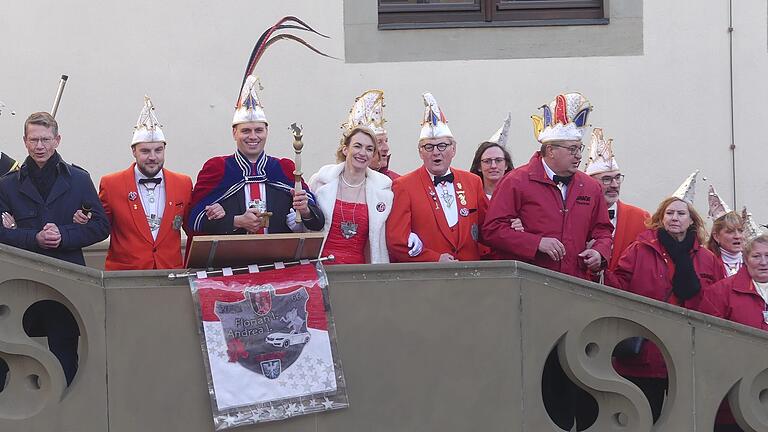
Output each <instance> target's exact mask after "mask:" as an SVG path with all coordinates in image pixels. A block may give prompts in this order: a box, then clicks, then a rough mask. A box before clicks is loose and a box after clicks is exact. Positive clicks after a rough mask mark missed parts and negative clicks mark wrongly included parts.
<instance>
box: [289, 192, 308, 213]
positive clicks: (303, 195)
mask: <svg viewBox="0 0 768 432" xmlns="http://www.w3.org/2000/svg"><path fill="white" fill-rule="evenodd" d="M291 195H293V209H294V210H296V211H297V212H299V214H300V215H301V217H302V218H303V219H309V218H310V217H311V216H312V213H310V211H309V198H308V197H307V191H305V190H300V191H296V190H295V189H291Z"/></svg>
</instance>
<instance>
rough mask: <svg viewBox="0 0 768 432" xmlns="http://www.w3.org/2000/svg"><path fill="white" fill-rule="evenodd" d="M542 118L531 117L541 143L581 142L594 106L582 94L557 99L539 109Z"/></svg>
mask: <svg viewBox="0 0 768 432" xmlns="http://www.w3.org/2000/svg"><path fill="white" fill-rule="evenodd" d="M539 109H541V110H542V111H543V115H542V116H537V115H534V116H531V120H533V134H534V136H535V137H536V140H538V141H539V142H540V143H542V144H545V143H548V142H552V141H574V140H581V138H582V137H583V135H584V126H586V125H587V117H589V113H590V112H591V111H592V105H591V104H590V103H589V101H588V100H587V98H585V97H584V95H582V94H581V93H566V94H560V95H557V97H555V100H553V101H552V102H550V103H549V105H542V106H541V107H539Z"/></svg>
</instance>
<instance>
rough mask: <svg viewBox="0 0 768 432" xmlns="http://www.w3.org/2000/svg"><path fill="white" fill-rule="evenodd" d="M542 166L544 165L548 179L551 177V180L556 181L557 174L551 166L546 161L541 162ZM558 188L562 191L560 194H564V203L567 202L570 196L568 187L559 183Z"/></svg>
mask: <svg viewBox="0 0 768 432" xmlns="http://www.w3.org/2000/svg"><path fill="white" fill-rule="evenodd" d="M541 164H542V165H544V171H546V173H547V177H549V179H550V180H552V181H555V180H554V178H555V172H554V171H552V170H551V169H550V168H549V165H547V163H546V162H544V159H542V160H541ZM557 188H558V189H560V193H561V194H563V201H565V197H566V196H568V186H567V185H564V184H562V183H557Z"/></svg>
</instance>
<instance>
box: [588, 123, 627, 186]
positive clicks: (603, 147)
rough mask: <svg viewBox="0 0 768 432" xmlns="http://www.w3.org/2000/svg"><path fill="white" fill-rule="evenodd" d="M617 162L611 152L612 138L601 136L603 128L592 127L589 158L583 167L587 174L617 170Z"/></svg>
mask: <svg viewBox="0 0 768 432" xmlns="http://www.w3.org/2000/svg"><path fill="white" fill-rule="evenodd" d="M618 170H619V164H618V163H617V162H616V155H614V153H613V139H612V138H611V139H608V140H606V139H605V138H603V129H602V128H597V127H596V128H594V129H592V140H591V141H590V142H589V159H587V165H586V166H585V167H584V172H585V173H587V174H588V175H596V174H602V173H604V172H609V171H618Z"/></svg>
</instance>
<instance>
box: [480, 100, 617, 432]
mask: <svg viewBox="0 0 768 432" xmlns="http://www.w3.org/2000/svg"><path fill="white" fill-rule="evenodd" d="M542 109H543V110H544V116H543V118H540V117H538V116H534V117H533V120H534V128H535V135H536V138H537V139H538V141H539V142H540V143H541V149H540V150H539V151H538V152H536V153H534V155H533V157H531V160H530V162H528V163H527V164H526V165H523V166H521V167H519V168H517V169H515V170H514V171H512V172H510V173H509V174H507V175H506V176H505V177H504V178H503V179H502V180H501V181H500V182H499V184H498V186H496V190H495V191H494V193H493V197H492V198H491V205H490V208H489V210H488V215H487V216H486V218H485V224H484V225H483V230H482V235H483V242H484V243H485V244H487V245H488V246H490V247H491V248H492V249H494V250H495V252H496V253H497V254H498V255H500V256H501V257H502V258H507V259H516V260H520V261H524V262H527V263H531V264H534V265H537V266H540V267H544V268H547V269H550V270H555V271H559V272H561V273H565V274H569V275H572V276H576V277H580V278H583V279H587V277H588V271H589V272H593V273H594V272H598V271H600V270H601V269H602V268H604V267H605V265H606V264H607V262H608V259H609V258H610V256H611V233H612V231H613V226H612V225H611V222H610V220H609V219H608V207H607V205H606V203H605V200H604V199H603V191H602V188H601V187H600V183H599V182H598V181H596V180H594V179H593V178H591V177H589V176H588V175H586V174H584V173H583V172H581V171H579V164H580V163H581V153H582V151H583V150H584V145H583V144H582V143H581V139H582V135H583V127H584V125H585V124H586V122H587V116H588V115H589V112H590V111H591V109H592V106H591V105H590V104H589V102H588V101H587V100H586V98H585V97H584V96H582V95H581V94H579V93H568V94H565V95H558V96H557V98H556V99H555V100H554V101H553V102H552V103H551V104H549V105H544V106H543V107H542ZM516 218H519V219H520V220H521V222H522V224H523V227H525V230H524V231H518V230H516V229H514V228H513V227H512V226H511V225H510V223H511V221H512V220H513V219H516ZM590 239H594V242H593V244H592V246H591V247H587V246H586V245H587V242H588V241H589V240H590ZM541 379H542V397H543V399H544V404H545V406H547V411H548V413H549V414H550V416H551V418H552V420H553V421H554V422H555V423H556V424H557V425H558V426H559V427H560V428H562V429H565V430H571V428H572V426H573V424H574V422H575V423H576V426H577V430H584V429H585V428H586V427H587V426H589V425H591V424H592V423H593V422H594V420H595V418H596V417H597V412H598V410H597V406H596V405H595V401H594V400H593V399H592V398H591V397H590V395H589V394H587V393H586V392H585V391H584V390H582V389H580V388H579V387H577V386H576V385H575V384H574V383H573V382H571V381H570V380H569V379H568V377H567V376H566V374H565V372H564V371H563V370H562V368H561V366H560V360H559V357H558V355H557V349H553V350H552V352H551V353H550V355H549V356H548V357H547V360H546V362H545V364H544V371H543V374H542V378H541Z"/></svg>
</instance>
